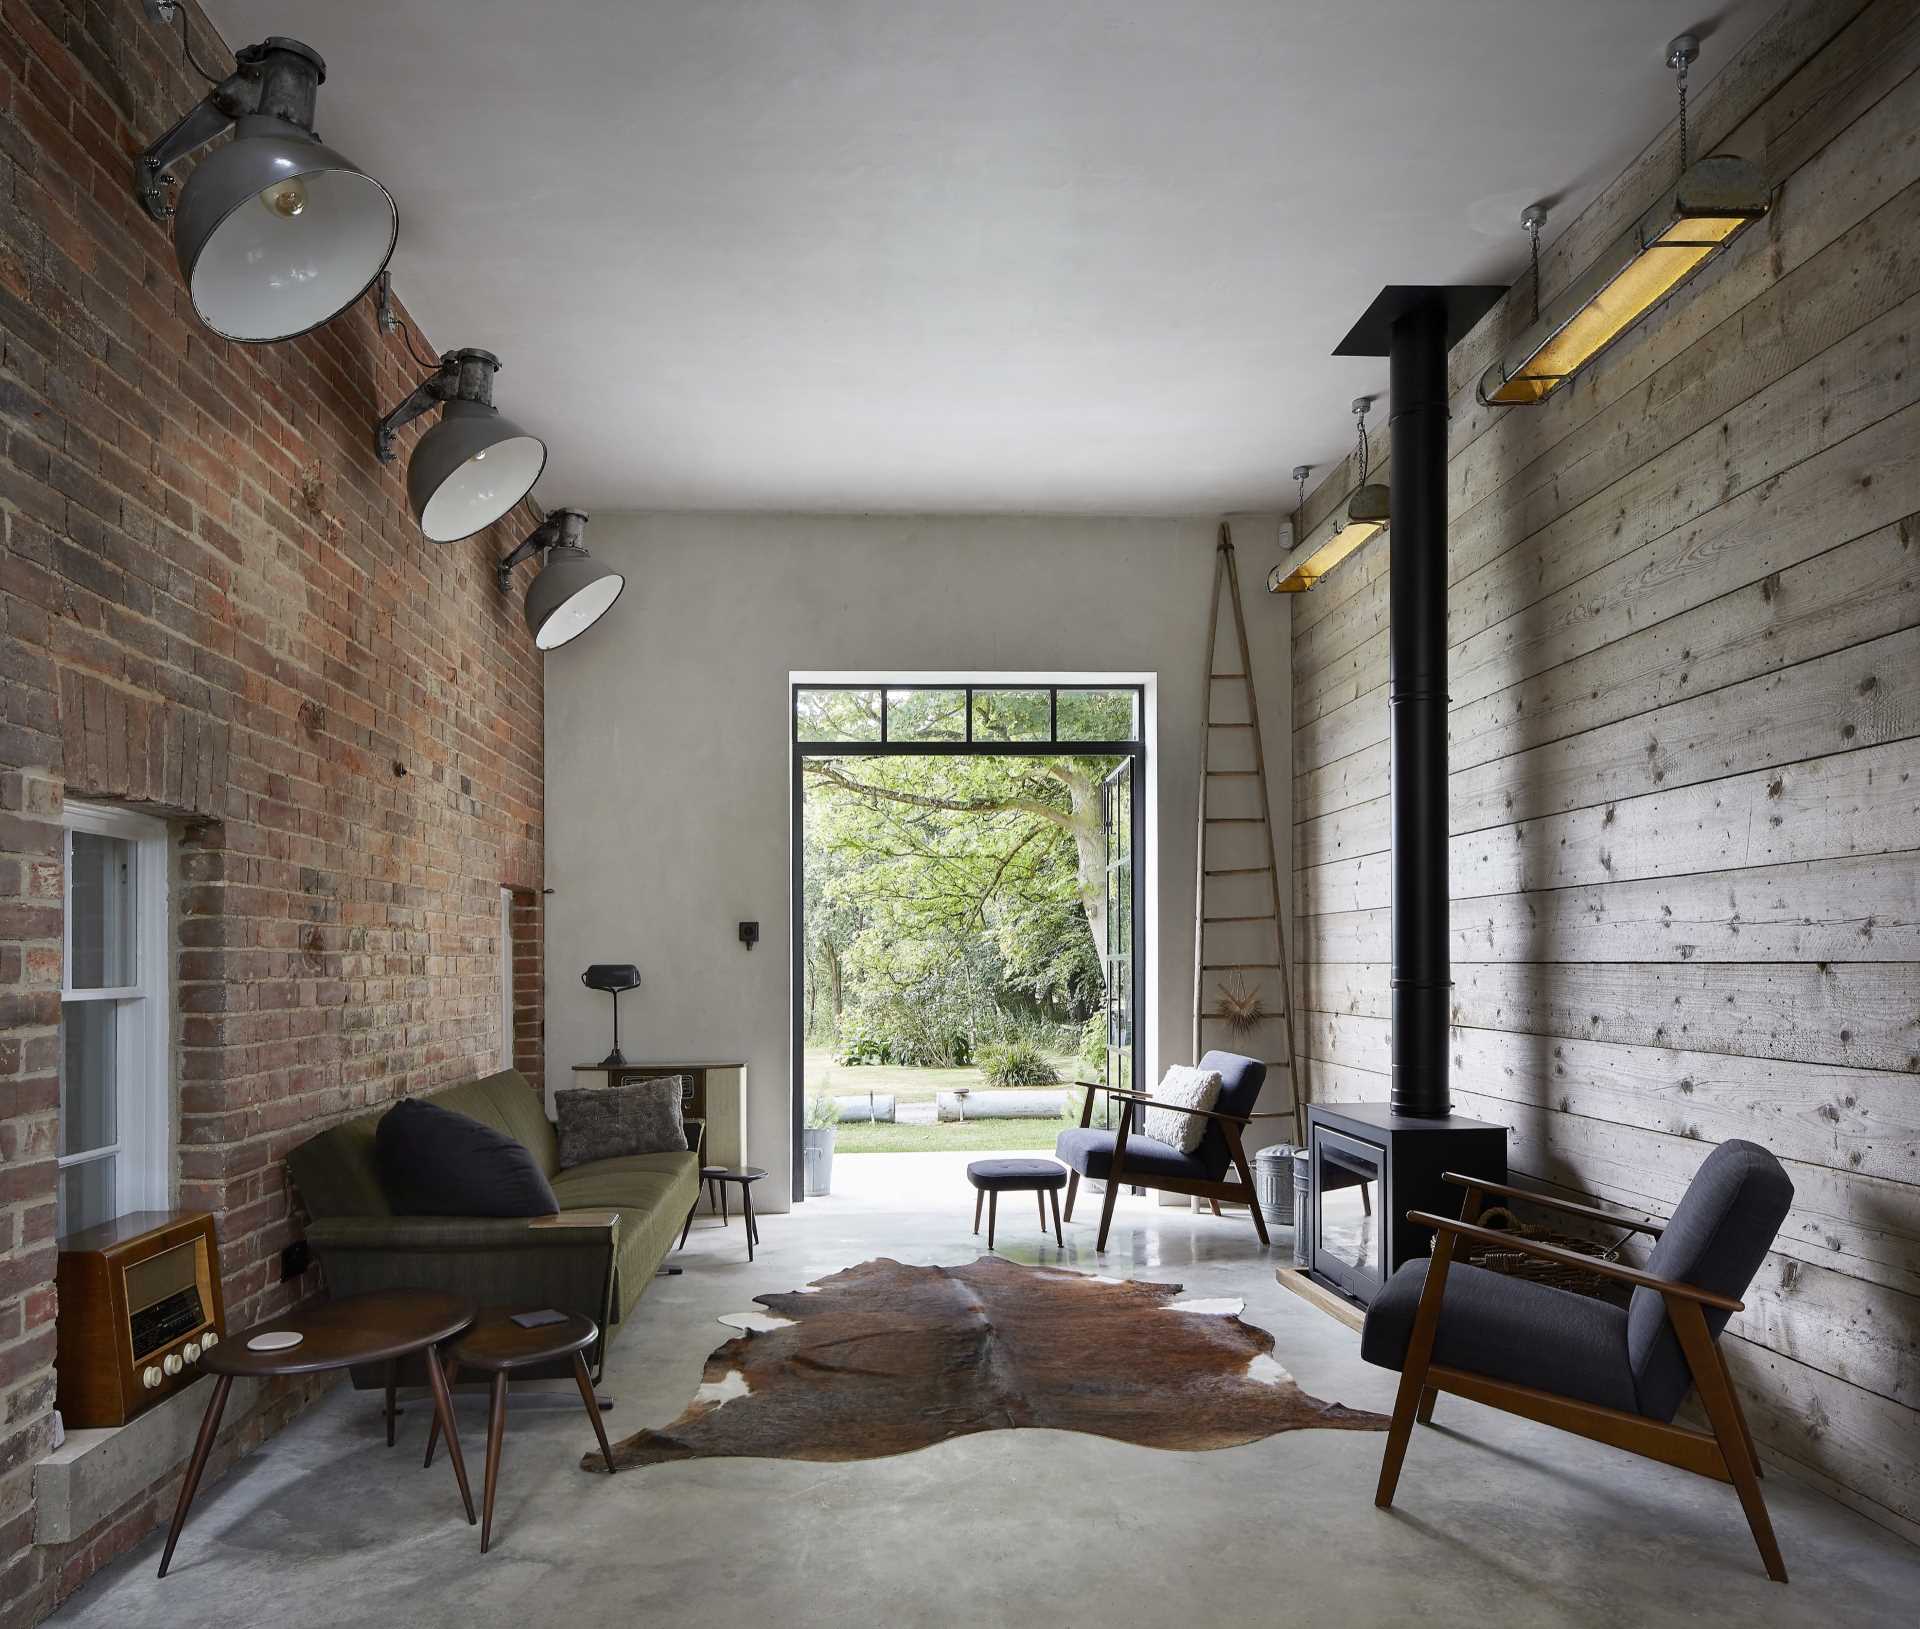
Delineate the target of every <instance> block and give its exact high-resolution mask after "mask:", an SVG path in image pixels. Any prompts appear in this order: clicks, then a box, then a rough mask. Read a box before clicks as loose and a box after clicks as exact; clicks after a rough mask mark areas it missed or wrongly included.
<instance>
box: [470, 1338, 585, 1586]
mask: <svg viewBox="0 0 1920 1629" xmlns="http://www.w3.org/2000/svg"><path fill="white" fill-rule="evenodd" d="M599 1412H600V1411H599V1409H597V1408H596V1409H595V1410H594V1414H595V1416H596V1417H597V1416H598V1415H599ZM506 1435H507V1371H506V1370H505V1369H500V1370H497V1371H496V1372H495V1374H494V1377H493V1406H492V1407H491V1408H489V1409H488V1410H487V1488H486V1493H485V1494H484V1495H483V1498H482V1503H481V1507H480V1508H481V1516H480V1553H481V1554H482V1555H485V1554H486V1553H487V1545H488V1544H489V1543H490V1542H492V1539H493V1495H494V1491H495V1489H497V1488H498V1487H499V1485H500V1448H501V1444H502V1443H503V1442H504V1441H505V1439H506Z"/></svg>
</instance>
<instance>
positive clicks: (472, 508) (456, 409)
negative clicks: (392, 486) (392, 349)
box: [373, 350, 547, 543]
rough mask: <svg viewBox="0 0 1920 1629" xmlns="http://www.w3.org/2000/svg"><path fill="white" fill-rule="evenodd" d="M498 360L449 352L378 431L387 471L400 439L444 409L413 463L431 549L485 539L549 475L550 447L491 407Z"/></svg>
mask: <svg viewBox="0 0 1920 1629" xmlns="http://www.w3.org/2000/svg"><path fill="white" fill-rule="evenodd" d="M499 371H500V358H499V357H497V356H495V355H494V354H493V353H492V352H491V351H475V350H465V351H449V352H448V353H447V354H446V355H445V356H443V357H441V358H440V365H439V367H438V368H436V369H435V370H434V371H433V372H432V373H430V374H428V375H427V377H426V378H425V379H422V380H421V381H420V383H419V384H417V385H415V386H414V387H413V390H412V391H411V392H410V393H409V395H408V396H407V399H406V400H405V401H403V402H402V403H401V404H400V405H399V406H398V407H396V408H395V409H394V410H393V411H392V412H391V413H389V414H388V415H387V416H386V417H385V418H383V419H382V420H381V421H380V422H379V423H378V424H376V425H375V426H374V428H373V450H374V453H375V455H376V456H377V457H378V458H379V460H380V462H381V463H383V464H391V463H392V462H393V461H394V459H395V458H396V457H397V456H398V454H397V452H396V450H395V448H394V439H393V438H394V433H395V432H396V431H397V430H399V428H400V427H401V426H402V425H403V424H410V423H412V422H413V420H415V419H417V418H419V417H420V416H421V414H423V413H428V412H431V411H432V410H433V409H434V408H435V407H444V411H442V413H441V415H440V422H439V423H438V424H436V425H434V426H433V428H432V429H430V430H428V431H427V433H426V434H425V435H423V436H422V437H421V438H420V440H419V441H418V443H416V444H415V446H414V449H413V456H412V457H411V458H410V459H408V460H407V501H408V502H409V503H410V504H411V505H412V506H413V515H414V519H416V520H417V521H419V523H420V530H421V531H422V532H423V533H424V534H425V535H426V538H427V541H428V542H430V543H454V542H457V541H458V540H459V539H461V538H463V537H472V536H473V534H474V533H475V532H483V531H485V530H486V529H487V528H488V527H489V526H491V525H492V524H493V523H494V522H495V521H496V520H498V519H499V518H500V517H501V516H502V515H504V514H506V513H507V511H508V510H510V509H511V508H512V507H513V506H514V505H515V504H517V503H518V502H519V501H520V500H521V499H522V498H524V497H525V496H526V495H527V494H528V493H529V492H531V491H532V490H533V483H534V482H535V481H537V480H539V479H540V471H541V470H543V469H544V468H546V463H547V444H546V443H545V442H544V441H542V440H541V439H540V438H539V437H538V436H531V435H528V434H527V432H526V431H525V430H523V429H521V428H520V426H519V425H517V424H515V423H514V422H513V420H512V419H509V418H504V417H502V416H501V413H500V410H499V409H498V408H497V407H495V406H494V405H493V376H494V375H495V374H496V373H498V372H499Z"/></svg>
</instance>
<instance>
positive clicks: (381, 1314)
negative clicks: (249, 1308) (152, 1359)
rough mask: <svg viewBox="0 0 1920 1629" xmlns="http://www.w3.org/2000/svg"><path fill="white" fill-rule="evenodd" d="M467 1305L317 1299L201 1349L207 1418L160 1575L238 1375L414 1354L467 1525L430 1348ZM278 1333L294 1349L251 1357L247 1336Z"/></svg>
mask: <svg viewBox="0 0 1920 1629" xmlns="http://www.w3.org/2000/svg"><path fill="white" fill-rule="evenodd" d="M473 1316H474V1305H473V1303H472V1302H471V1301H469V1300H467V1299H466V1298H465V1297H464V1296H459V1295H447V1294H444V1293H443V1292H441V1291H439V1290H376V1291H374V1292H373V1293H372V1294H371V1295H349V1296H345V1297H343V1298H342V1299H340V1300H338V1301H323V1302H322V1303H321V1304H320V1305H318V1306H314V1307H304V1308H302V1309H301V1310H300V1311H299V1312H296V1313H293V1314H291V1315H290V1316H288V1317H285V1318H276V1319H274V1320H273V1321H272V1322H271V1323H264V1324H256V1325H255V1326H254V1327H253V1328H252V1329H247V1330H243V1331H241V1333H239V1334H238V1335H230V1336H228V1337H227V1339H226V1340H224V1341H221V1342H220V1343H219V1344H218V1345H216V1346H214V1347H212V1348H210V1349H208V1350H207V1351H206V1352H205V1353H204V1355H203V1356H202V1358H201V1360H200V1366H201V1367H202V1368H203V1369H206V1370H207V1371H209V1372H210V1373H211V1374H212V1375H213V1377H214V1380H213V1396H212V1397H210V1398H209V1399H208V1400H207V1412H206V1416H205V1418H204V1419H202V1420H201V1422H200V1436H199V1438H198V1440H197V1441H196V1442H195V1443H194V1445H193V1458H192V1459H191V1460H190V1461H188V1463H187V1476H186V1480H185V1481H184V1482H182V1483H181V1484H180V1498H179V1502H178V1503H177V1504H175V1506H174V1507H173V1525H172V1526H171V1527H169V1528H168V1529H167V1547H166V1549H164V1550H163V1551H161V1553H160V1576H161V1577H162V1578H164V1577H166V1576H167V1568H168V1567H169V1566H170V1565H171V1564H172V1562H173V1547H174V1545H176V1544H177V1543H179V1542H180V1529H181V1528H183V1527H185V1526H186V1524H187V1511H188V1509H189V1508H190V1507H191V1506H192V1504H193V1496H194V1493H195V1491H196V1490H197V1489H198V1488H199V1486H200V1474H201V1472H203V1471H204V1470H205V1469H206V1468H207V1456H208V1455H209V1454H210V1453H212V1451H213V1439H214V1438H215V1437H217V1436H218V1435H219V1434H220V1415H221V1413H222V1411H223V1410H224V1409H225V1408H226V1406H227V1393H228V1392H230V1391H232V1390H233V1383H234V1381H235V1380H236V1379H237V1378H239V1377H240V1376H242V1375H246V1376H251V1377H254V1378H261V1377H265V1376H269V1375H283V1374H317V1373H319V1372H320V1371H322V1370H325V1369H346V1368H350V1367H352V1366H353V1365H354V1364H357V1363H382V1362H392V1361H394V1360H395V1359H398V1358H403V1357H406V1356H408V1355H409V1354H411V1353H414V1352H419V1353H421V1354H422V1355H423V1356H424V1357H425V1358H426V1360H427V1381H428V1384H429V1385H430V1386H431V1387H432V1389H433V1415H434V1421H435V1423H436V1424H437V1425H439V1426H441V1427H443V1428H444V1429H445V1431H446V1433H447V1457H448V1458H449V1459H451V1460H452V1461H453V1479H454V1481H455V1482H456V1483H458V1484H459V1487H460V1502H461V1503H462V1504H463V1505H465V1506H466V1509H467V1523H468V1525H469V1526H471V1525H472V1523H473V1494H472V1492H471V1491H470V1490H469V1489H468V1487H467V1463H466V1460H465V1459H464V1458H462V1456H461V1453H460V1438H459V1435H458V1434H457V1433H456V1432H455V1430H454V1428H453V1400H452V1398H451V1397H450V1396H449V1395H448V1392H447V1377H446V1375H445V1373H444V1372H443V1371H442V1370H441V1367H440V1354H439V1352H438V1351H437V1350H436V1346H437V1344H438V1343H439V1342H440V1341H443V1340H445V1339H446V1338H447V1337H448V1336H449V1335H457V1334H459V1332H460V1331H461V1330H463V1329H465V1328H466V1327H467V1325H468V1324H470V1323H472V1322H473ZM279 1332H286V1333H289V1334H296V1335H298V1336H299V1337H300V1340H299V1342H298V1344H296V1345H293V1346H288V1347H284V1348H280V1349H278V1350H271V1351H263V1352H256V1351H254V1350H253V1349H252V1348H251V1346H249V1344H248V1343H249V1342H250V1341H252V1340H253V1339H254V1337H255V1336H259V1335H266V1334H270V1333H279ZM387 1409H388V1414H387V1436H388V1441H389V1442H391V1441H392V1436H393V1414H392V1409H393V1404H392V1400H391V1398H389V1400H388V1404H387Z"/></svg>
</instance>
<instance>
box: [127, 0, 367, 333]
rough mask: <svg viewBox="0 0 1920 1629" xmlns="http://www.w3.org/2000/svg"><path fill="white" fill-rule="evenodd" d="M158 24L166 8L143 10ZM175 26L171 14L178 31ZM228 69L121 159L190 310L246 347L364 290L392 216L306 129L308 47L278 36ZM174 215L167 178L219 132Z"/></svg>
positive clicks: (313, 87) (313, 62)
mask: <svg viewBox="0 0 1920 1629" xmlns="http://www.w3.org/2000/svg"><path fill="white" fill-rule="evenodd" d="M149 10H150V12H151V13H152V15H153V16H154V17H155V18H156V19H157V20H162V21H172V20H173V18H174V17H175V16H176V15H178V14H179V8H178V6H177V5H174V4H171V3H166V0H161V3H152V0H150V5H149ZM182 26H183V27H184V26H185V24H184V20H183V23H182ZM234 61H235V64H236V66H235V68H234V71H233V72H232V73H231V74H229V75H228V76H227V77H226V78H225V79H222V80H220V81H219V82H218V83H217V84H215V85H214V87H213V88H212V89H211V90H209V91H208V92H207V94H206V96H205V97H204V98H203V99H202V100H201V101H199V102H198V103H196V104H195V105H194V106H193V107H192V108H190V109H189V110H188V111H187V112H186V114H185V115H184V116H183V117H182V118H181V119H180V120H179V122H178V123H176V124H175V125H174V127H173V128H172V129H171V130H169V131H167V132H166V134H165V135H163V136H161V137H159V138H158V139H157V140H156V141H155V142H154V143H153V145H152V146H150V147H148V148H147V150H146V151H145V152H144V153H142V154H140V156H139V157H138V158H136V159H135V160H134V167H133V185H134V193H135V196H136V197H138V199H139V200H140V205H141V207H142V208H143V209H145V210H146V212H147V213H148V214H149V215H151V216H152V217H153V218H154V219H155V220H156V221H160V222H162V223H163V224H164V223H165V222H167V221H169V220H170V221H172V222H173V248H174V255H175V258H176V259H177V260H178V261H179V263H180V277H181V280H182V281H183V282H184V283H185V284H186V285H187V293H188V296H189V297H190V298H191V299H192V301H193V309H194V314H195V315H196V316H197V317H199V319H200V320H201V321H202V322H203V323H205V324H206V325H207V327H209V328H211V329H212V330H213V331H214V332H215V333H216V334H218V335H220V337H221V338H223V339H233V340H239V341H242V342H243V343H246V344H251V345H258V344H264V343H266V342H268V341H271V340H277V339H292V338H293V337H294V336H295V335H298V334H304V333H306V332H307V331H308V330H309V329H312V328H317V327H319V326H320V324H321V323H323V322H326V321H327V320H328V319H329V318H332V317H336V316H338V315H339V314H340V313H341V312H342V311H344V310H346V308H347V307H348V306H350V305H352V304H353V302H354V301H355V300H357V299H359V298H360V296H361V295H362V294H364V293H366V291H367V289H368V288H369V287H370V286H371V285H372V283H373V280H374V279H375V278H376V277H377V276H379V274H380V271H381V268H382V267H384V266H385V265H386V263H387V261H388V260H389V259H390V258H391V257H392V255H393V246H394V243H395V241H396V240H397V239H398V237H399V235H400V212H399V210H398V209H396V208H395V207H394V202H393V196H392V194H391V193H389V192H388V191H387V189H386V188H385V187H383V186H382V185H381V184H380V183H379V182H378V181H376V180H375V179H374V178H373V177H372V176H370V175H368V174H366V173H365V172H364V171H363V170H361V169H360V167H359V166H358V165H356V164H354V163H353V162H352V161H351V160H350V159H348V158H346V157H344V156H343V155H342V154H340V153H337V152H335V151H334V150H333V149H332V148H331V147H328V146H325V145H324V144H323V143H322V142H321V140H320V138H319V137H318V136H316V135H315V134H314V132H313V110H314V102H315V99H316V97H317V94H318V92H319V87H320V84H321V82H322V81H323V80H324V79H325V78H326V77H327V68H326V64H325V63H324V62H322V61H321V60H320V53H319V52H317V51H315V50H314V49H313V48H312V47H311V46H307V45H302V44H301V43H300V42H299V41H298V40H290V39H283V38H281V37H280V36H279V35H274V36H273V37H271V38H269V39H266V40H263V41H261V42H260V44H258V45H248V46H243V47H242V48H241V49H240V50H239V51H238V52H236V53H235V55H234ZM229 129H231V130H232V131H233V140H231V141H229V142H227V143H226V144H225V145H223V146H221V147H217V148H215V149H214V151H213V152H211V153H209V154H208V155H207V156H206V157H205V158H203V159H202V160H201V161H200V163H199V164H198V165H197V166H196V167H195V169H194V172H193V174H192V175H190V176H188V177H187V182H186V185H185V186H183V187H182V188H181V189H180V197H179V204H178V206H177V207H176V206H175V204H174V202H173V199H172V198H171V196H170V195H169V193H168V191H167V187H166V184H165V183H166V171H167V170H168V169H169V168H171V167H172V166H173V165H175V164H177V163H179V161H180V160H181V159H183V158H185V157H186V156H187V154H189V153H191V152H193V151H194V150H195V149H196V148H199V147H204V146H206V144H207V143H208V142H210V141H213V140H215V139H216V138H217V137H219V136H220V135H222V134H224V133H225V132H226V131H227V130H229Z"/></svg>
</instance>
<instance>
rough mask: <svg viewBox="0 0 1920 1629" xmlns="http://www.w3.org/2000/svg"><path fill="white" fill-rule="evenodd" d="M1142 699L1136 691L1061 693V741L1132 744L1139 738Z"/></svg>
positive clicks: (1076, 691)
mask: <svg viewBox="0 0 1920 1629" xmlns="http://www.w3.org/2000/svg"><path fill="white" fill-rule="evenodd" d="M1139 701H1140V697H1139V692H1138V691H1136V690H1065V689H1063V690H1062V691H1061V692H1060V702H1059V721H1058V723H1057V724H1056V726H1055V728H1056V729H1057V730H1058V732H1059V739H1060V740H1062V741H1132V740H1136V739H1138V737H1139V734H1140V705H1139Z"/></svg>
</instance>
